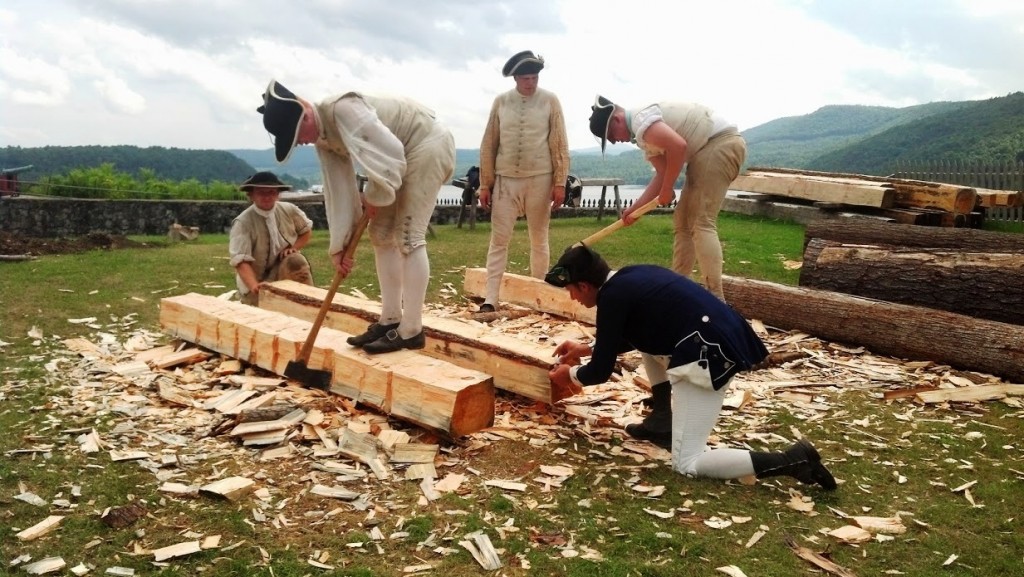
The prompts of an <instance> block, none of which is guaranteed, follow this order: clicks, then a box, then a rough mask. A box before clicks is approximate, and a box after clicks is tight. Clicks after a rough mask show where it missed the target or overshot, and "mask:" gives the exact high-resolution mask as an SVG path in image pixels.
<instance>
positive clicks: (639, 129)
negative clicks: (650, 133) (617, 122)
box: [633, 104, 663, 150]
mask: <svg viewBox="0 0 1024 577" xmlns="http://www.w3.org/2000/svg"><path fill="white" fill-rule="evenodd" d="M659 120H663V118H662V115H661V107H660V106H658V105H657V104H652V105H650V106H648V107H646V108H641V109H640V110H639V111H637V112H635V113H633V133H634V134H635V135H636V137H635V138H636V145H637V146H639V147H640V148H642V149H644V150H649V149H650V148H649V145H648V144H647V142H646V141H645V140H644V133H645V132H647V129H648V128H650V127H651V125H652V124H654V123H655V122H658V121H659Z"/></svg>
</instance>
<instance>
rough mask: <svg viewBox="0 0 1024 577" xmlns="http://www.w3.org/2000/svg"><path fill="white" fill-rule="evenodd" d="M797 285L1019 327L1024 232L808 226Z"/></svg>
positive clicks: (865, 224)
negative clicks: (1022, 233)
mask: <svg viewBox="0 0 1024 577" xmlns="http://www.w3.org/2000/svg"><path fill="white" fill-rule="evenodd" d="M800 285H801V286H805V287H810V288H815V289H822V290H828V291H835V292H840V293H846V294H851V295H857V296H861V297H866V298H872V299H878V300H883V301H888V302H894V303H902V304H907V305H914V306H921V307H928V308H932V309H939V310H943V311H948V312H952V313H957V314H959V315H965V316H970V317H976V318H980V319H987V320H991V321H997V322H1001V323H1010V324H1017V325H1024V288H1022V287H1024V235H1019V234H1011V233H997V232H988V231H980V230H970V229H934V228H929V227H920V226H910V225H899V224H885V223H877V222H871V221H855V222H843V223H829V224H827V225H826V224H824V223H818V224H812V225H809V226H808V227H807V229H806V234H805V248H804V259H803V266H802V268H801V271H800Z"/></svg>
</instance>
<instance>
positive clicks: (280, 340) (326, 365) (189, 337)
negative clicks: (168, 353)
mask: <svg viewBox="0 0 1024 577" xmlns="http://www.w3.org/2000/svg"><path fill="white" fill-rule="evenodd" d="M261 300H262V299H261ZM160 324H161V326H162V327H163V329H164V331H165V332H167V333H168V334H171V335H173V336H176V337H178V338H180V339H182V340H185V341H188V342H191V343H195V344H197V345H200V346H202V347H205V348H207V349H210V350H213V351H216V352H219V353H221V354H225V355H228V356H231V357H233V358H235V359H240V360H243V361H246V362H248V363H250V364H252V365H255V366H258V367H261V368H263V369H266V370H269V371H272V372H274V373H277V374H279V375H284V374H285V369H286V368H287V366H288V363H289V362H291V361H293V360H295V359H296V358H297V356H298V354H299V350H300V349H301V347H302V345H303V343H304V342H305V339H306V335H308V333H309V330H310V328H311V325H312V323H311V322H309V321H305V320H302V319H297V318H294V317H289V316H286V315H283V314H280V313H277V312H274V311H269V310H263V309H259V308H256V307H250V306H246V305H243V304H240V303H236V302H229V301H225V300H222V299H218V298H215V297H211V296H206V295H200V294H195V293H189V294H185V295H179V296H175V297H168V298H164V299H162V300H161V303H160ZM348 337H349V334H348V333H344V332H340V331H337V330H334V329H331V328H327V327H324V328H322V329H321V330H320V332H319V333H318V334H317V338H316V342H315V343H314V346H313V350H312V352H311V353H310V355H309V360H308V362H307V365H308V367H309V368H310V369H314V370H326V371H330V372H331V375H332V382H331V392H333V393H336V394H340V395H344V396H346V397H349V398H351V399H354V400H356V401H358V402H361V403H364V404H366V405H369V406H371V407H373V408H375V409H378V410H380V411H382V412H384V413H385V414H391V415H394V416H395V417H398V418H401V419H403V420H407V421H409V422H412V423H414V424H417V425H419V426H422V427H425V428H428V429H432V430H436V431H440V432H444V433H446V434H448V435H451V436H453V437H459V436H462V435H466V434H469V433H472V432H474V431H478V430H480V429H483V428H486V427H489V426H491V424H492V423H493V420H494V385H493V380H492V379H491V377H490V376H488V375H486V374H484V373H482V372H479V371H474V370H471V369H467V368H463V367H459V366H456V365H453V364H451V363H448V362H445V361H442V360H438V359H436V358H431V357H428V356H426V355H422V354H419V353H417V352H415V351H399V352H395V353H392V354H389V355H381V356H370V355H367V354H365V353H364V352H362V351H361V350H359V349H354V348H353V347H351V346H349V345H348V344H347V343H346V342H345V340H346V339H347V338H348ZM285 428H286V427H285ZM280 430H281V428H277V429H275V431H276V432H277V433H276V434H275V436H274V438H275V439H276V438H278V437H279V435H280ZM268 442H270V443H273V442H279V441H273V440H271V441H268Z"/></svg>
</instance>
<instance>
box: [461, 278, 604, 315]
mask: <svg viewBox="0 0 1024 577" xmlns="http://www.w3.org/2000/svg"><path fill="white" fill-rule="evenodd" d="M486 288H487V269H483V268H467V269H466V276H465V280H464V281H463V286H462V290H463V292H464V293H466V294H467V295H469V296H477V297H483V296H484V293H485V292H486ZM501 300H502V302H506V303H511V304H514V305H519V306H524V307H528V308H531V309H534V310H537V311H541V312H545V313H549V314H553V315H558V316H560V317H563V318H567V319H570V320H577V321H580V322H584V323H587V324H591V325H593V324H594V322H595V321H596V319H597V317H596V315H597V309H596V308H593V309H588V308H586V307H584V306H582V305H580V304H579V303H577V302H576V301H574V300H572V299H571V298H569V291H568V290H566V289H564V288H558V287H556V286H552V285H549V284H548V283H546V282H544V281H543V280H542V279H539V278H533V277H529V276H524V275H517V274H511V273H505V274H504V275H502V278H501Z"/></svg>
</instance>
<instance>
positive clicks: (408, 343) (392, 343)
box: [363, 329, 427, 355]
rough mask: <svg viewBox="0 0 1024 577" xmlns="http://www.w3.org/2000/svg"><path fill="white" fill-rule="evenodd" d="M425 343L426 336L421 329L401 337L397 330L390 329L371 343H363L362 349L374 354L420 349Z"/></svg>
mask: <svg viewBox="0 0 1024 577" xmlns="http://www.w3.org/2000/svg"><path fill="white" fill-rule="evenodd" d="M426 344H427V338H426V336H424V334H423V331H420V333H419V334H418V335H416V336H413V337H409V338H407V339H403V338H402V337H401V336H399V335H398V331H397V330H395V329H391V330H390V331H388V332H387V333H386V334H385V335H384V336H382V337H381V338H379V339H377V340H375V341H373V342H372V343H366V344H365V345H363V350H364V351H366V352H368V353H370V354H371V355H376V354H379V353H391V352H394V351H400V350H402V349H422V348H423V347H425V346H426Z"/></svg>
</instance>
